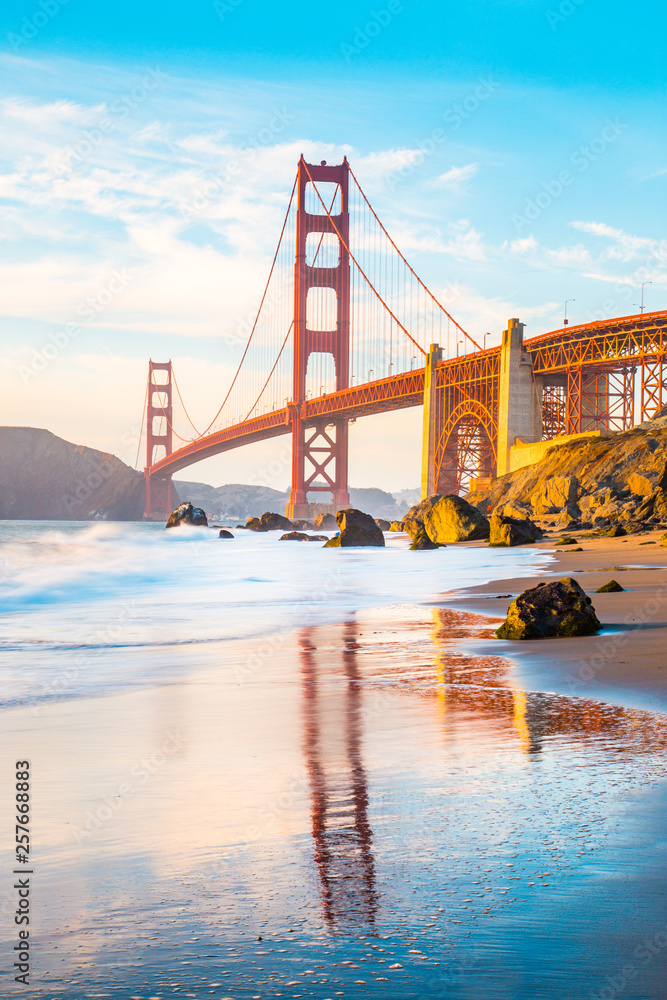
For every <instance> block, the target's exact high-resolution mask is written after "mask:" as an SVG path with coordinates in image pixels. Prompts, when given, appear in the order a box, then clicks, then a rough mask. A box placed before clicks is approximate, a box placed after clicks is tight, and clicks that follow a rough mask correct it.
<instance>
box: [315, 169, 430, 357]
mask: <svg viewBox="0 0 667 1000" xmlns="http://www.w3.org/2000/svg"><path fill="white" fill-rule="evenodd" d="M303 165H304V168H305V171H306V174H307V175H308V179H309V181H310V183H311V184H312V185H313V191H314V192H315V194H316V195H317V197H318V200H319V202H320V204H321V206H322V208H323V209H324V211H325V212H326V214H327V218H328V219H329V222H330V223H331V225H332V226H333V228H334V231H335V233H336V235H337V236H338V239H339V240H340V242H341V243H342V245H343V246H344V247H345V250H346V252H347V253H348V254H349V256H350V259H351V260H352V261H354V264H355V265H356V267H357V270H358V271H359V273H360V274H361V275H362V277H363V279H364V281H366V283H367V284H368V287H369V288H370V289H371V291H372V292H373V294H374V295H375V296H376V297H377V299H378V300H379V301H380V302H381V303H382V305H383V306H384V308H385V309H386V310H387V312H388V313H389V315H390V316H391V318H392V319H393V321H394V323H396V325H397V326H398V327H399V328H400V329H401V330H402V331H403V333H404V334H405V336H406V337H407V338H408V339H409V340H411V341H412V343H413V344H414V345H415V347H416V348H417V350H418V351H421V353H422V354H423V355H424V357H426V351H425V350H424V348H423V347H422V346H421V344H420V343H418V341H416V340H415V338H414V337H413V336H412V334H410V333H409V332H408V331H407V330H406V328H405V327H404V326H403V324H402V323H401V321H400V319H398V317H397V316H396V315H395V313H394V312H393V311H392V310H391V309H390V308H389V306H388V305H387V303H386V302H385V301H384V299H383V298H382V296H381V295H380V293H379V292H378V291H377V289H376V288H375V285H373V283H372V282H371V281H370V279H369V278H368V276H367V274H366V272H365V271H364V269H363V268H362V266H361V264H360V263H359V261H358V260H357V258H356V257H355V256H354V254H353V253H352V251H351V250H350V248H349V246H348V245H347V243H346V241H345V240H344V239H343V236H342V234H341V232H340V230H339V228H338V226H337V225H336V223H335V222H334V220H333V217H332V215H331V213H330V212H329V211H328V210H327V206H326V205H325V204H324V202H323V201H322V196H321V195H320V192H319V191H318V190H317V186H316V184H315V182H314V181H313V178H312V176H311V173H310V170H309V169H308V164H307V163H306V162H305V160H304V163H303Z"/></svg>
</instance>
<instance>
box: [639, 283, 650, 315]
mask: <svg viewBox="0 0 667 1000" xmlns="http://www.w3.org/2000/svg"><path fill="white" fill-rule="evenodd" d="M652 284H653V282H652V281H642V301H641V305H637V303H636V302H635V303H634V305H635V306H637V308H638V309H639V314H640V316H643V315H644V285H652Z"/></svg>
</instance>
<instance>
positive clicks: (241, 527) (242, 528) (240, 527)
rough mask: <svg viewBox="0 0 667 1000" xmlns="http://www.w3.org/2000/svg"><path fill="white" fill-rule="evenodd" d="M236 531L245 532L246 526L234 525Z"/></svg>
mask: <svg viewBox="0 0 667 1000" xmlns="http://www.w3.org/2000/svg"><path fill="white" fill-rule="evenodd" d="M236 529H237V531H238V530H239V529H241V530H243V531H245V529H246V525H245V524H237V525H236Z"/></svg>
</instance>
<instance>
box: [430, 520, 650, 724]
mask: <svg viewBox="0 0 667 1000" xmlns="http://www.w3.org/2000/svg"><path fill="white" fill-rule="evenodd" d="M662 535H663V532H662V531H653V532H645V533H643V534H641V535H629V536H627V537H625V538H582V537H581V536H582V533H581V532H574V533H572V536H571V537H575V538H577V545H576V546H567V547H566V546H561V545H559V544H558V542H557V539H558V538H559V537H563V536H556V537H551V538H549V539H547V540H545V541H543V542H541V543H539V544H538V545H536V548H538V549H542V550H544V549H547V550H552V551H554V562H553V565H552V566H551V567H550V568H549V570H547V571H540V572H538V573H536V575H535V576H534V577H524V578H521V579H509V580H494V581H492V582H490V583H488V584H485V585H483V586H480V587H471V588H469V589H467V590H463V591H460V592H457V593H456V594H455V595H453V597H454V599H453V600H452V599H451V598H450V597H449V596H448V597H447V599H446V600H445V603H446V604H447V605H448V606H450V607H456V608H458V609H461V610H463V609H466V610H470V611H474V612H477V613H479V614H484V615H489V616H494V617H497V618H499V619H502V618H504V617H505V614H506V611H507V608H508V607H509V605H510V604H511V601H512V598H514V597H516V596H517V595H518V594H519V593H521V592H522V591H523V590H526V589H527V588H528V587H533V586H535V585H536V584H537V583H539V582H540V581H542V580H549V579H558V578H560V577H564V576H571V577H574V578H575V580H577V581H578V582H579V583H580V584H581V586H582V587H583V588H584V590H585V591H586V592H587V593H588V594H589V595H590V596H591V597H592V599H593V605H594V607H595V610H596V612H597V615H598V618H599V619H600V621H601V622H602V623H603V629H602V631H601V632H600V633H599V634H598V635H595V636H586V637H582V638H575V639H540V640H532V641H523V642H508V641H504V640H498V639H495V638H494V639H490V640H481V641H478V642H473V643H471V642H470V641H468V642H466V646H467V648H474V651H475V652H477V653H479V654H485V655H495V656H506V657H508V658H509V659H510V660H511V661H512V663H513V670H512V684H515V685H518V686H520V687H523V688H525V689H526V690H530V691H545V692H553V693H555V694H569V695H573V696H575V697H581V698H592V699H595V700H598V701H606V702H610V703H611V704H616V705H623V706H624V707H627V708H640V709H646V710H649V711H655V712H667V549H666V548H664V547H663V546H661V544H660V538H661V537H662ZM647 543H652V544H647ZM578 546H581V548H582V549H583V551H581V552H575V551H572V549H574V548H577V547H578ZM559 549H560V550H561V551H557V550H559ZM612 579H615V580H617V581H618V583H620V585H621V586H622V587H624V588H625V592H624V593H611V594H596V593H594V592H595V590H596V589H597V588H598V587H599V586H601V585H602V584H604V583H607V582H608V581H609V580H612ZM499 595H512V596H511V597H509V596H503V597H501V596H499Z"/></svg>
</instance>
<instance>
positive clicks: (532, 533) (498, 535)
mask: <svg viewBox="0 0 667 1000" xmlns="http://www.w3.org/2000/svg"><path fill="white" fill-rule="evenodd" d="M540 538H542V529H541V528H538V526H537V525H536V524H534V523H533V522H532V521H531V520H530V519H529V518H527V517H521V518H519V517H507V516H506V515H504V514H499V513H498V512H497V511H494V513H493V514H492V515H491V523H490V534H489V545H493V546H496V545H498V546H501V545H504V546H513V545H529V544H530V543H531V542H537V541H538V540H539V539H540Z"/></svg>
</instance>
